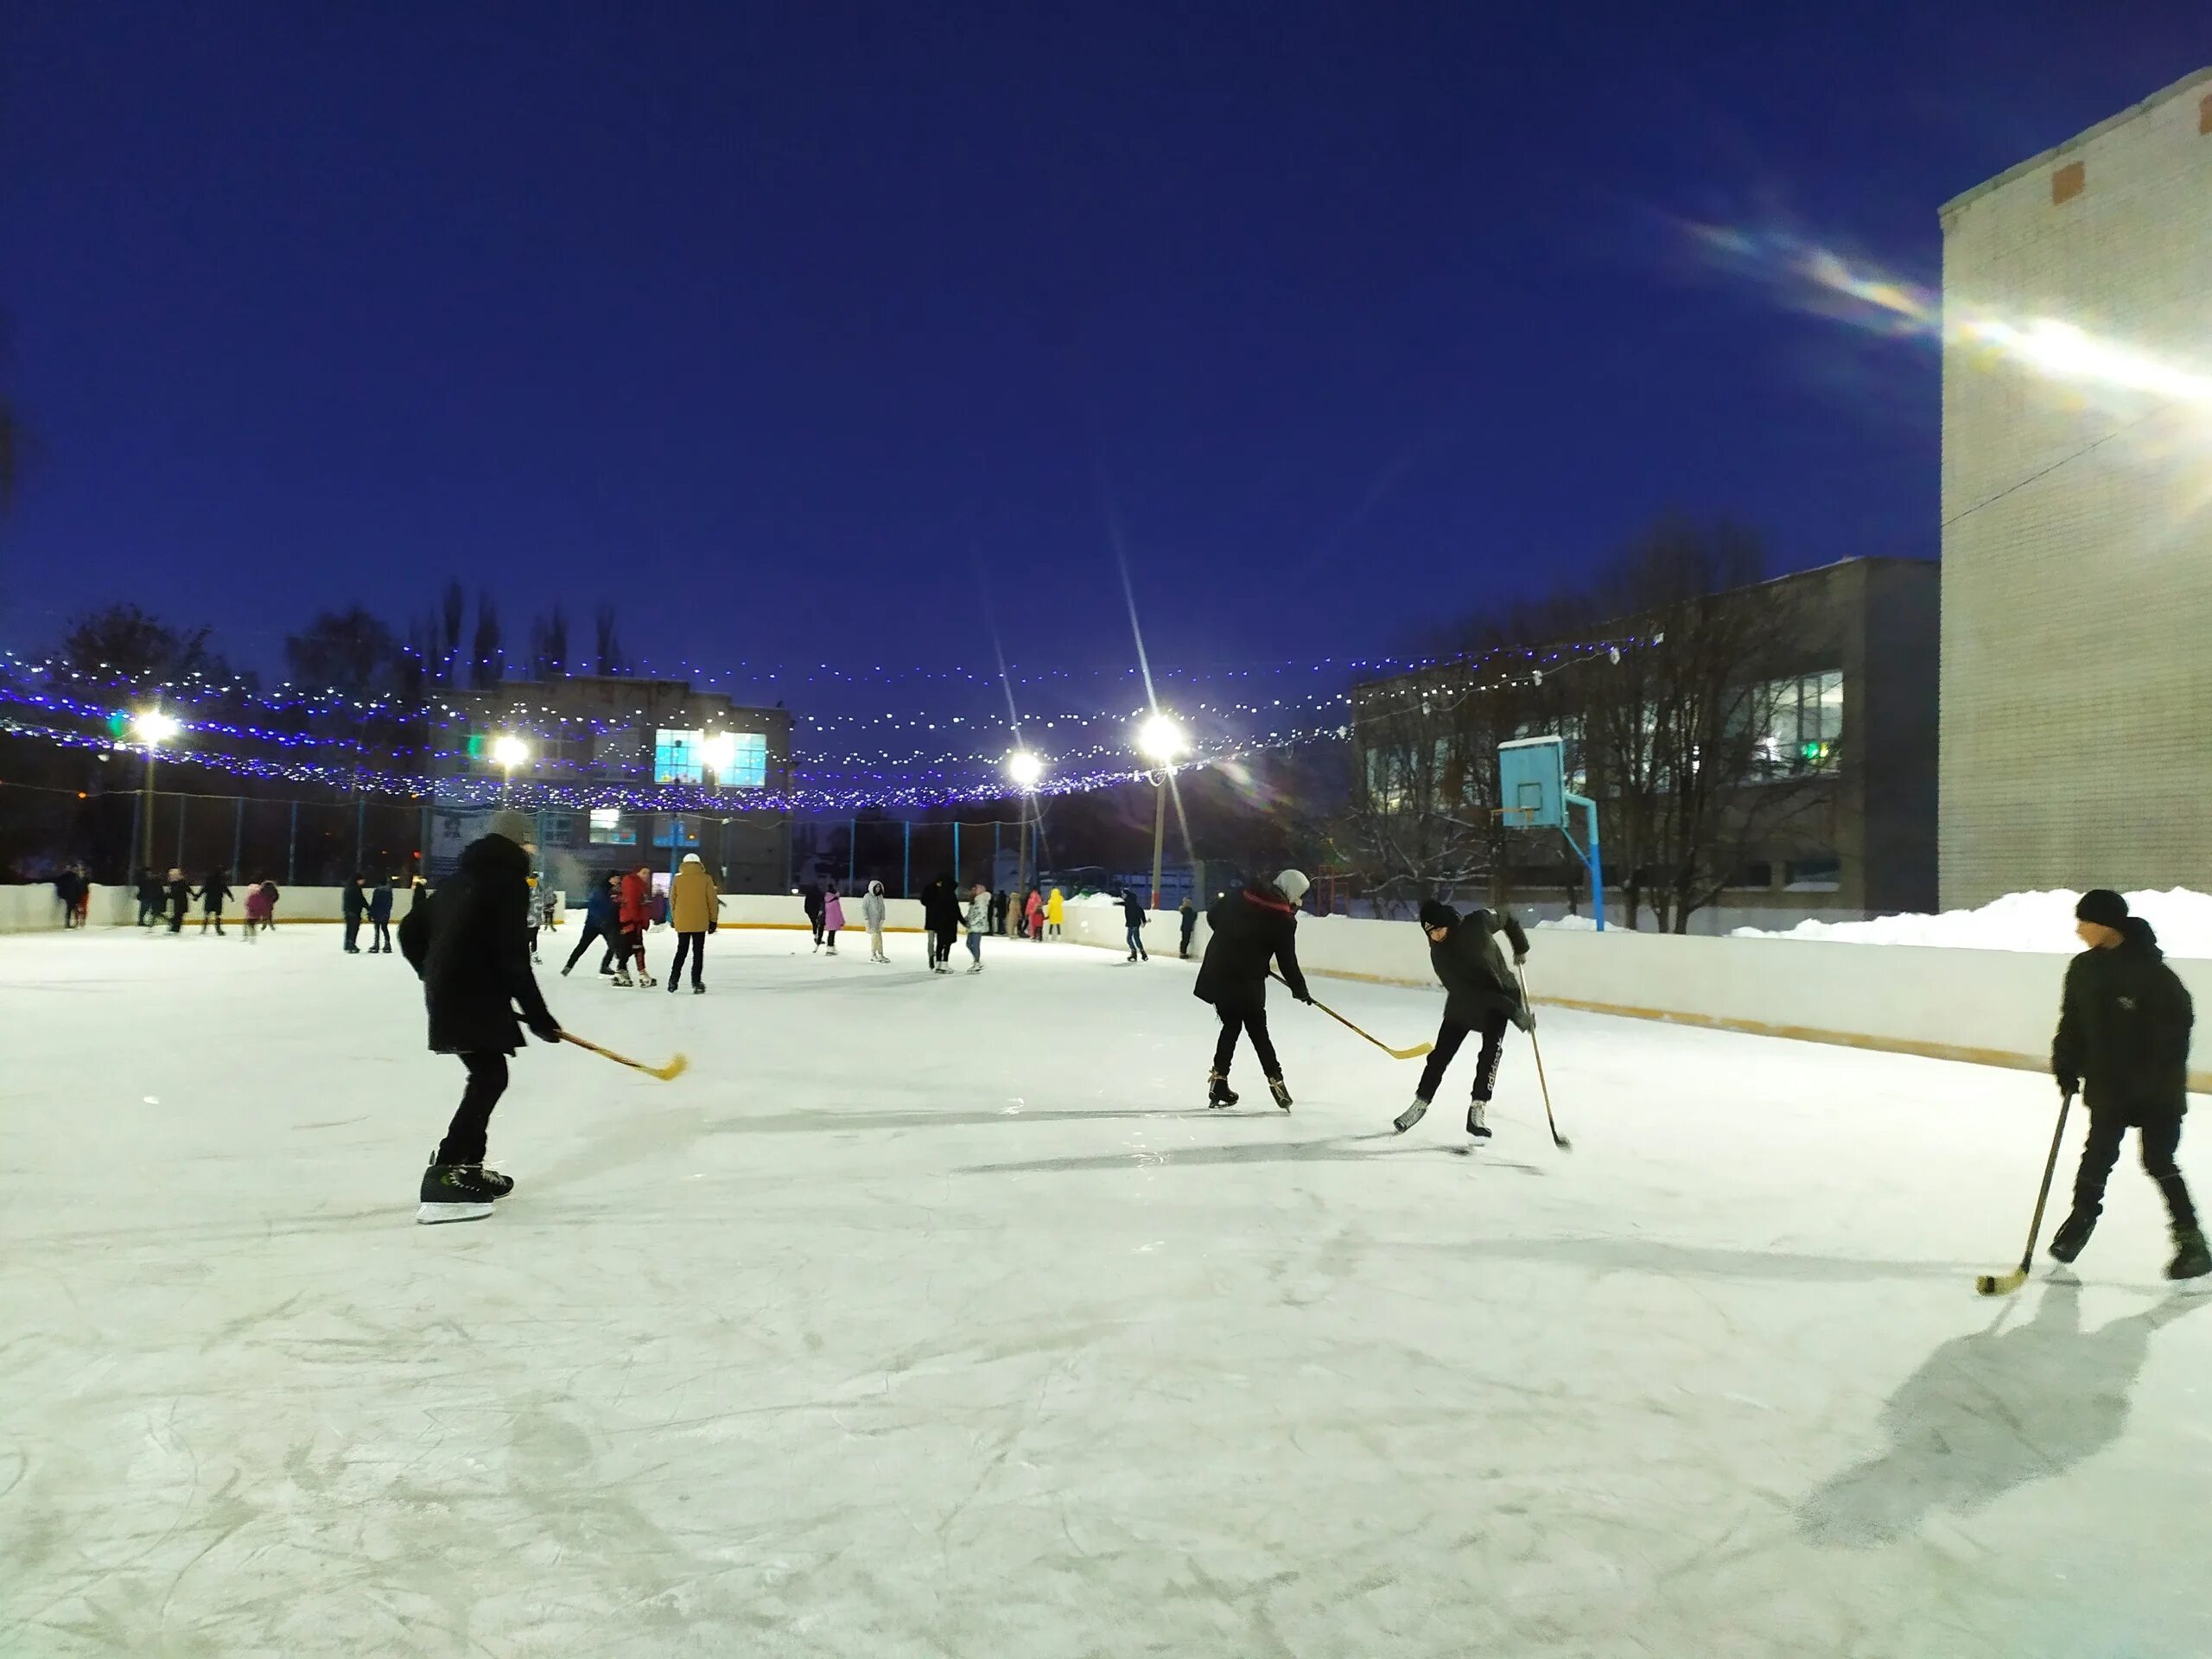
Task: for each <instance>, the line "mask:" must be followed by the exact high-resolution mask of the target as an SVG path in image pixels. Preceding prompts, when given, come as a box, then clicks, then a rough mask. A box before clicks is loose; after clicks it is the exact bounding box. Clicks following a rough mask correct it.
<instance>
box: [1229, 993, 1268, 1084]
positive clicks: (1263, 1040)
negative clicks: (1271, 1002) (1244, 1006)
mask: <svg viewBox="0 0 2212 1659" xmlns="http://www.w3.org/2000/svg"><path fill="white" fill-rule="evenodd" d="M1214 1012H1215V1013H1216V1014H1219V1015H1220V1016H1221V1037H1220V1039H1219V1040H1217V1042H1216V1043H1215V1044H1214V1046H1213V1069H1214V1070H1215V1071H1217V1072H1219V1073H1220V1074H1221V1075H1222V1076H1223V1077H1227V1076H1228V1075H1229V1067H1230V1063H1231V1062H1232V1061H1234V1060H1235V1059H1236V1034H1237V1033H1239V1032H1243V1033H1244V1034H1245V1035H1247V1036H1249V1038H1251V1039H1252V1052H1253V1053H1255V1054H1256V1055H1258V1056H1259V1057H1260V1074H1261V1075H1262V1077H1266V1078H1268V1081H1270V1082H1273V1081H1274V1079H1275V1078H1277V1077H1281V1076H1282V1062H1281V1060H1278V1059H1277V1058H1275V1046H1274V1039H1273V1038H1271V1037H1269V1036H1268V1011H1267V1010H1266V1009H1265V1008H1255V1009H1253V1010H1252V1012H1250V1013H1249V1014H1246V1013H1244V1012H1243V1011H1242V1010H1239V1009H1234V1008H1218V1007H1217V1008H1216V1009H1215V1010H1214Z"/></svg>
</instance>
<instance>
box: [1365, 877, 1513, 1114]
mask: <svg viewBox="0 0 2212 1659" xmlns="http://www.w3.org/2000/svg"><path fill="white" fill-rule="evenodd" d="M1501 930H1503V932H1504V934H1505V938H1506V941H1507V943H1509V944H1511V945H1512V947H1513V966H1514V968H1518V967H1519V966H1520V965H1521V964H1522V963H1524V962H1526V961H1528V960H1529V936H1528V935H1527V934H1526V933H1524V932H1522V931H1521V924H1520V923H1519V922H1517V921H1516V920H1514V918H1513V916H1512V913H1511V912H1507V913H1506V914H1505V915H1504V917H1503V919H1502V920H1501V919H1500V918H1497V917H1495V916H1493V915H1492V914H1491V912H1489V911H1487V910H1482V909H1479V908H1478V909H1476V910H1471V911H1470V912H1467V914H1466V915H1465V916H1462V915H1460V914H1459V912H1458V911H1456V910H1454V909H1452V906H1449V905H1447V904H1443V903H1440V902H1439V901H1438V900H1436V899H1428V900H1427V901H1426V902H1425V903H1423V904H1422V906H1421V931H1423V932H1424V933H1426V934H1427V935H1428V965H1429V966H1430V967H1431V968H1433V969H1435V970H1436V977H1437V978H1438V979H1439V980H1440V981H1441V982H1443V985H1444V991H1445V1001H1444V1023H1443V1024H1442V1025H1440V1026H1439V1027H1437V1028H1436V1046H1435V1047H1434V1048H1433V1049H1431V1050H1430V1051H1429V1055H1428V1064H1427V1065H1425V1066H1423V1067H1422V1068H1421V1086H1420V1087H1419V1088H1418V1089H1416V1090H1414V1103H1413V1104H1412V1105H1410V1106H1408V1107H1407V1108H1406V1109H1405V1110H1404V1111H1402V1112H1401V1113H1399V1114H1398V1116H1397V1118H1396V1120H1395V1122H1396V1127H1397V1130H1398V1133H1399V1134H1400V1135H1403V1134H1404V1133H1405V1132H1406V1131H1407V1130H1408V1129H1410V1128H1413V1126H1414V1124H1416V1123H1418V1122H1421V1115H1422V1114H1423V1113H1425V1112H1427V1110H1428V1107H1429V1103H1430V1102H1431V1101H1433V1100H1434V1099H1435V1098H1436V1090H1437V1089H1438V1087H1439V1086H1440V1084H1442V1083H1443V1081H1444V1073H1445V1072H1446V1071H1447V1070H1448V1069H1449V1068H1450V1066H1451V1065H1452V1057H1453V1056H1455V1055H1456V1054H1458V1053H1459V1045H1460V1044H1462V1043H1464V1042H1465V1041H1466V1040H1467V1038H1468V1036H1469V1035H1470V1034H1471V1033H1474V1032H1478V1031H1479V1032H1480V1033H1482V1034H1483V1046H1482V1058H1480V1059H1478V1061H1477V1062H1476V1064H1475V1094H1474V1099H1473V1100H1472V1101H1471V1102H1470V1103H1468V1106H1467V1133H1468V1134H1469V1135H1474V1136H1476V1137H1478V1139H1481V1140H1485V1141H1486V1140H1488V1139H1489V1138H1490V1124H1489V1122H1487V1121H1486V1117H1485V1114H1486V1111H1487V1109H1488V1108H1489V1106H1490V1098H1491V1090H1494V1089H1496V1088H1497V1062H1498V1056H1499V1054H1500V1052H1501V1051H1502V1050H1503V1047H1504V1043H1505V1028H1506V1027H1507V1026H1509V1025H1514V1026H1518V1027H1521V1029H1522V1030H1523V1031H1534V1030H1535V1027H1536V1016H1535V1013H1534V1011H1533V1010H1531V1009H1530V1007H1529V1000H1528V998H1526V997H1525V996H1523V995H1522V994H1521V982H1520V980H1519V979H1518V978H1517V977H1516V976H1515V975H1514V973H1513V970H1512V969H1510V968H1508V967H1507V966H1506V965H1505V952H1504V951H1503V950H1499V949H1498V944H1497V936H1498V933H1499V931H1501Z"/></svg>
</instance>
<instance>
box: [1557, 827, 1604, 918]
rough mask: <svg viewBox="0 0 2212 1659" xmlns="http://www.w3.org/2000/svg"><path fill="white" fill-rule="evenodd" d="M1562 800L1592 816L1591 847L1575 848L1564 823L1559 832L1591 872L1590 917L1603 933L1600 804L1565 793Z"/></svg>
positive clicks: (1602, 867) (1571, 835) (1602, 862)
mask: <svg viewBox="0 0 2212 1659" xmlns="http://www.w3.org/2000/svg"><path fill="white" fill-rule="evenodd" d="M1560 798H1561V799H1562V800H1564V801H1565V802H1566V803H1567V804H1568V805H1569V806H1579V807H1580V808H1581V809H1582V810H1584V811H1585V812H1586V813H1588V814H1589V815H1590V844H1589V846H1587V847H1574V836H1573V831H1571V830H1570V829H1567V826H1566V824H1564V823H1561V824H1560V829H1559V832H1560V834H1561V835H1562V836H1566V837H1567V845H1568V846H1570V847H1574V855H1575V856H1576V857H1577V858H1579V859H1580V860H1581V861H1582V867H1583V868H1585V869H1586V870H1588V871H1589V872H1590V916H1591V919H1592V921H1594V922H1596V923H1597V924H1598V931H1599V932H1600V933H1602V932H1604V931H1605V858H1604V856H1603V855H1601V854H1600V853H1599V850H1598V803H1597V802H1595V801H1593V800H1592V799H1590V798H1589V797H1587V796H1586V795H1574V794H1568V793H1565V792H1562V793H1561V796H1560Z"/></svg>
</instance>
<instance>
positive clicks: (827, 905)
mask: <svg viewBox="0 0 2212 1659" xmlns="http://www.w3.org/2000/svg"><path fill="white" fill-rule="evenodd" d="M843 931H845V901H844V900H843V899H840V898H839V897H838V896H837V884H836V882H835V881H825V882H823V885H822V938H823V941H824V943H825V944H827V945H828V946H829V952H828V953H829V955H830V956H833V957H834V956H836V954H837V936H838V935H839V934H840V933H842V932H843Z"/></svg>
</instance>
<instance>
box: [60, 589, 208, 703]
mask: <svg viewBox="0 0 2212 1659" xmlns="http://www.w3.org/2000/svg"><path fill="white" fill-rule="evenodd" d="M207 632H208V631H207V629H206V628H197V629H193V630H189V631H188V630H184V629H180V628H175V627H172V626H170V625H169V624H168V623H166V622H163V621H162V620H159V619H158V618H156V617H151V616H149V615H147V614H146V613H144V612H143V611H142V610H140V609H139V608H138V607H137V606H136V605H129V604H121V605H108V606H103V607H101V608H100V609H99V610H97V611H91V612H87V613H86V614H85V615H83V616H80V617H78V618H77V619H76V620H74V621H73V622H72V623H71V624H70V625H69V631H68V632H67V633H65V634H63V635H62V637H61V649H60V657H61V660H62V661H63V662H65V663H67V664H68V665H69V666H70V667H72V668H73V669H75V670H77V671H79V673H83V674H95V675H106V676H108V677H111V678H113V679H115V680H117V681H118V682H120V683H124V684H126V685H130V686H133V687H136V688H138V689H140V690H149V689H151V688H152V687H154V686H156V685H162V684H167V683H170V682H173V681H176V680H181V679H186V678H188V677H192V676H194V675H195V674H196V675H200V676H203V677H213V676H214V674H215V673H216V672H217V671H219V670H220V669H221V667H222V660H221V658H218V657H216V656H214V655H213V653H212V652H209V651H208V649H207Z"/></svg>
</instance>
